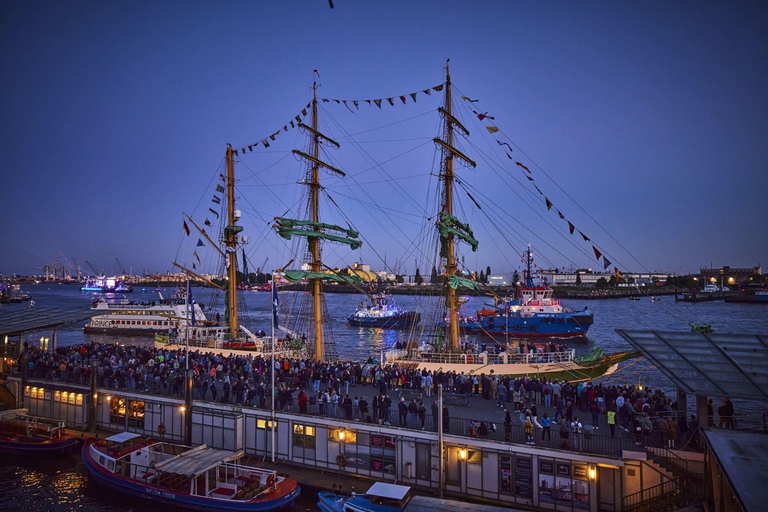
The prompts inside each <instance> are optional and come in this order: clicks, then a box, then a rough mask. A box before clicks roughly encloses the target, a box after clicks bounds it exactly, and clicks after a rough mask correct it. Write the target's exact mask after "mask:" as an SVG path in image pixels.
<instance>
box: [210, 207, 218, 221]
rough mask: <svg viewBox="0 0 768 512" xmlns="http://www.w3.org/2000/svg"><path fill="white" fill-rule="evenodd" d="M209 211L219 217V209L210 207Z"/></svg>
mask: <svg viewBox="0 0 768 512" xmlns="http://www.w3.org/2000/svg"><path fill="white" fill-rule="evenodd" d="M208 211H209V212H211V213H212V214H214V215H215V216H216V218H217V219H218V218H219V212H217V211H216V210H214V209H213V208H208Z"/></svg>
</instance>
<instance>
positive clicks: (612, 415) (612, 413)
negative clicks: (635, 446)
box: [608, 406, 616, 437]
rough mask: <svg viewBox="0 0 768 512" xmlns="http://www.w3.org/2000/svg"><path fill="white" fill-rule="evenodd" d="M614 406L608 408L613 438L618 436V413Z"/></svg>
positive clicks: (609, 426) (609, 424) (609, 425)
mask: <svg viewBox="0 0 768 512" xmlns="http://www.w3.org/2000/svg"><path fill="white" fill-rule="evenodd" d="M613 409H614V407H613V406H609V407H608V428H610V429H611V437H614V436H615V434H616V411H614V410H613Z"/></svg>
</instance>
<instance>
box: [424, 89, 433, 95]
mask: <svg viewBox="0 0 768 512" xmlns="http://www.w3.org/2000/svg"><path fill="white" fill-rule="evenodd" d="M423 92H424V94H426V95H427V96H432V90H431V89H424V91H423Z"/></svg>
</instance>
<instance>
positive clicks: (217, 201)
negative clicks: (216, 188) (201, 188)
mask: <svg viewBox="0 0 768 512" xmlns="http://www.w3.org/2000/svg"><path fill="white" fill-rule="evenodd" d="M211 201H213V202H214V203H216V204H221V198H220V197H219V196H213V199H211Z"/></svg>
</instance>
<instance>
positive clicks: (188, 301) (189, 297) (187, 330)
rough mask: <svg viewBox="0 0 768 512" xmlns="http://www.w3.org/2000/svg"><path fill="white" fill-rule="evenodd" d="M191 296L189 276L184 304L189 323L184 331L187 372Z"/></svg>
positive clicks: (187, 366)
mask: <svg viewBox="0 0 768 512" xmlns="http://www.w3.org/2000/svg"><path fill="white" fill-rule="evenodd" d="M191 295H192V290H190V289H189V274H187V293H186V295H185V296H184V302H185V306H186V308H187V322H186V323H187V328H186V329H185V330H184V333H185V336H184V337H185V339H186V342H185V345H186V347H187V352H186V353H185V354H184V363H185V365H186V368H185V369H186V370H189V306H190V305H191V304H190V303H191V302H192V301H191V298H192V297H191ZM185 375H186V373H185Z"/></svg>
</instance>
